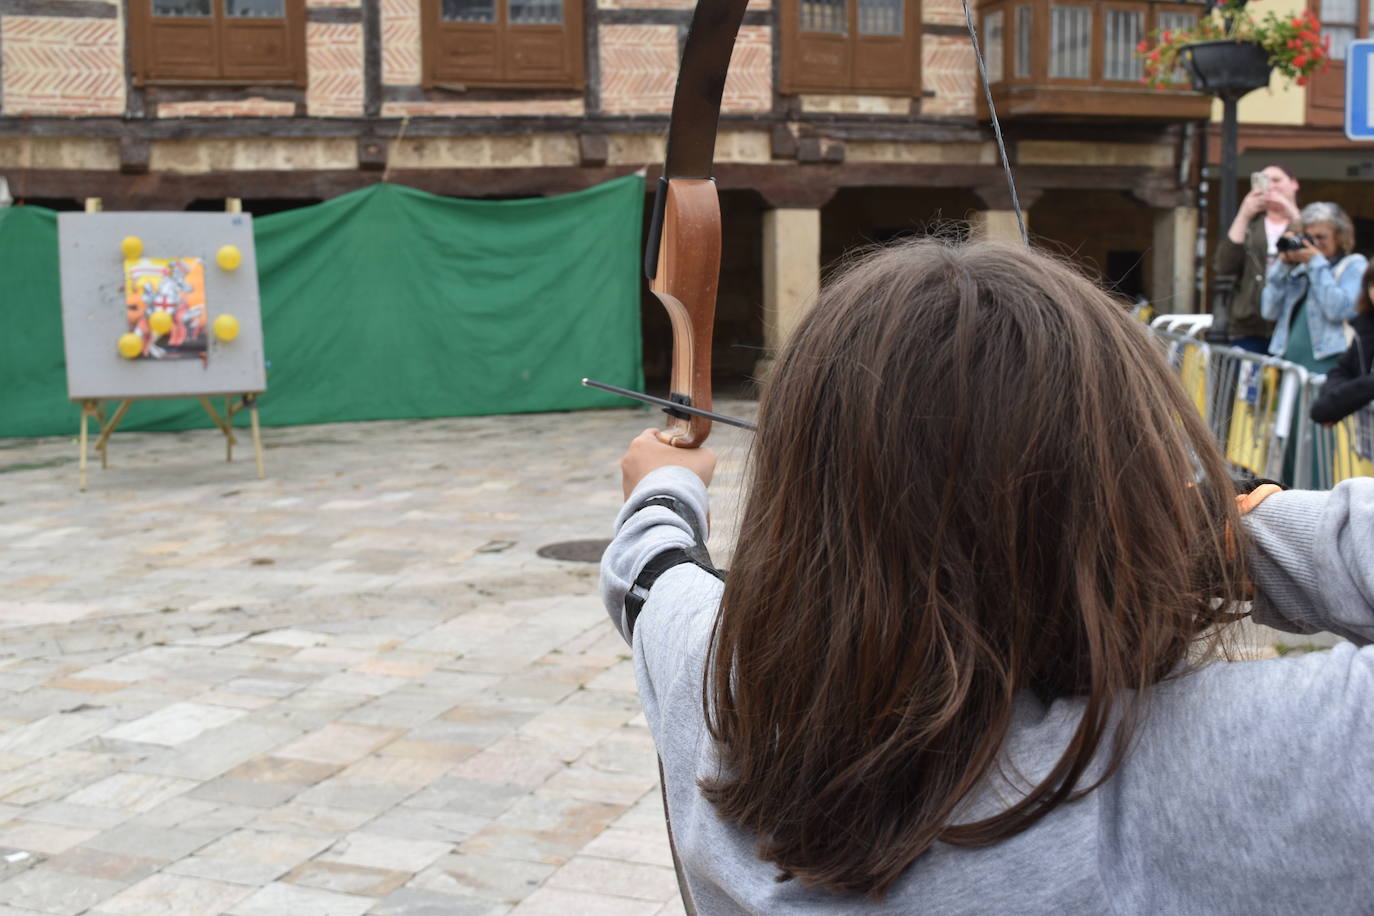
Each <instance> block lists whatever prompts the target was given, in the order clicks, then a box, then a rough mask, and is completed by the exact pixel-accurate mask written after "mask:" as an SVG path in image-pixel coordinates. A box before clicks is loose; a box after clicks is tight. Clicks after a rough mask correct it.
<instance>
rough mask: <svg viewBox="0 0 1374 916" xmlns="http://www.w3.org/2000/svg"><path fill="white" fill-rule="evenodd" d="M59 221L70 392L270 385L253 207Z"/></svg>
mask: <svg viewBox="0 0 1374 916" xmlns="http://www.w3.org/2000/svg"><path fill="white" fill-rule="evenodd" d="M57 233H58V254H59V258H60V263H61V277H62V337H63V344H64V346H65V349H66V356H67V396H68V397H69V398H70V399H71V400H74V401H76V400H86V399H109V400H114V399H124V398H169V397H204V396H208V395H221V394H222V395H231V394H256V393H259V392H262V391H264V390H266V388H267V378H266V371H265V369H264V363H263V346H262V318H261V314H260V309H259V300H258V270H257V259H256V257H255V254H254V250H253V218H252V216H250V215H249V214H247V213H113V212H112V213H59V214H58V216H57ZM224 316H228V317H227V318H225V317H224Z"/></svg>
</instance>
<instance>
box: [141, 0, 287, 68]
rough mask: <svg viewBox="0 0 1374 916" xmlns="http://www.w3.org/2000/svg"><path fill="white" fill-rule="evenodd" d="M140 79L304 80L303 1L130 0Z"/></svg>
mask: <svg viewBox="0 0 1374 916" xmlns="http://www.w3.org/2000/svg"><path fill="white" fill-rule="evenodd" d="M129 30H130V41H131V44H132V51H133V58H134V75H135V79H136V81H137V82H138V83H140V84H149V83H151V84H157V83H198V82H216V83H296V84H299V85H304V83H305V0H130V3H129Z"/></svg>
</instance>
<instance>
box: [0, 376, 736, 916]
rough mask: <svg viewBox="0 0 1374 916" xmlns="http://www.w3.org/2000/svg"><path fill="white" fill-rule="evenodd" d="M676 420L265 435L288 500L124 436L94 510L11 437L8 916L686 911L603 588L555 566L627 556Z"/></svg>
mask: <svg viewBox="0 0 1374 916" xmlns="http://www.w3.org/2000/svg"><path fill="white" fill-rule="evenodd" d="M752 407H753V405H752V404H749V403H747V402H742V401H735V402H728V401H727V402H722V403H721V404H720V409H722V410H724V411H725V412H727V413H730V412H734V413H743V414H748V413H749V412H750V411H751V410H752ZM264 410H265V412H268V413H269V414H270V405H266V406H265V408H264ZM655 422H656V420H655V416H654V415H653V414H650V413H647V412H643V411H639V410H619V411H594V412H585V413H578V414H541V415H526V416H513V417H482V418H470V419H445V420H432V421H420V422H379V423H354V424H337V425H328V426H315V427H295V428H287V429H267V430H264V439H265V442H266V445H267V451H266V460H267V472H268V477H267V479H266V480H262V481H259V480H257V479H256V478H255V477H254V474H253V468H252V459H251V452H249V451H248V450H247V449H246V448H245V447H244V446H245V445H246V443H242V442H241V445H240V449H239V453H240V457H239V458H238V460H236V461H235V462H234V463H233V464H225V463H224V461H223V444H222V439H221V438H220V436H219V433H218V432H216V431H198V432H188V433H162V434H157V433H127V434H116V436H115V437H114V438H113V439H112V441H111V452H110V454H111V466H110V467H109V468H108V469H105V470H101V469H100V468H99V467H98V464H97V467H95V468H93V469H92V472H91V478H90V484H89V489H88V491H87V492H86V493H84V494H83V493H79V492H78V491H77V479H76V478H77V468H76V463H75V458H76V446H75V445H74V443H73V442H72V441H71V440H69V439H43V440H0V638H3V643H0V916H15V914H21V913H22V914H31V913H34V912H40V913H55V914H77V913H90V914H100V916H117V914H118V916H159V914H169V916H171V914H175V916H210V914H218V913H226V914H233V916H269V914H291V916H317V914H318V916H323V914H329V916H354V914H362V913H373V914H389V916H401V914H445V916H449V914H460V916H467V914H502V913H512V914H521V916H525V914H529V916H534V914H546V913H547V914H557V916H573V914H582V913H595V914H609V916H616V914H627V916H628V914H641V913H642V914H645V916H649V914H667V913H679V912H681V909H682V908H681V904H680V903H679V902H678V900H677V887H676V883H675V880H674V875H673V871H672V867H671V865H672V863H671V859H670V857H669V853H668V846H667V841H666V837H665V832H664V828H663V817H662V808H661V804H660V801H659V795H658V789H657V785H656V779H657V769H656V765H655V758H654V751H653V747H652V744H651V742H650V738H649V734H648V731H647V729H646V728H645V726H644V720H643V718H642V716H641V714H640V713H639V705H638V700H637V698H636V696H635V685H634V677H633V672H632V669H631V666H630V662H629V654H628V650H627V647H626V646H625V644H624V643H623V641H622V640H621V639H620V637H619V636H618V635H617V634H616V633H615V632H614V631H613V630H612V628H611V626H610V624H609V622H608V621H607V620H606V617H605V614H604V612H603V611H602V609H601V607H600V603H599V601H598V599H597V597H596V566H595V565H594V563H587V562H569V561H559V560H553V559H546V558H544V557H541V556H539V555H538V554H537V553H536V551H537V549H538V548H539V547H541V546H545V545H549V544H553V543H559V542H566V541H573V540H584V539H604V538H607V537H609V533H610V526H611V522H612V520H613V518H614V515H615V512H616V510H617V509H618V507H619V504H620V494H619V471H618V468H617V466H616V461H617V459H618V458H619V456H620V454H621V452H622V451H623V449H624V446H625V444H626V443H628V441H629V440H630V439H631V438H632V437H633V436H634V435H635V434H636V433H638V432H639V431H640V430H641V429H643V428H644V427H646V426H649V425H653V424H654V423H655ZM747 435H748V434H747V433H742V432H740V431H737V430H733V429H730V428H728V427H717V430H716V433H715V435H714V437H713V440H712V444H713V445H714V446H715V447H716V448H717V449H718V451H720V452H721V459H722V460H721V467H720V472H719V474H718V478H717V479H718V482H719V487H718V489H720V490H723V491H725V492H726V494H727V498H725V499H721V498H720V497H717V501H716V505H715V509H714V518H715V524H716V528H717V531H716V533H715V534H714V535H713V539H714V541H713V543H715V544H716V545H717V546H718V547H719V545H720V544H724V543H725V542H728V539H729V537H728V529H729V521H730V518H731V516H732V512H733V508H734V507H733V505H732V503H733V500H731V499H729V498H728V494H729V492H730V491H732V490H733V488H734V486H735V484H736V478H737V475H738V467H739V464H740V462H741V461H742V458H743V453H744V449H745V447H747V438H746V437H747ZM591 553H592V554H593V555H594V554H595V551H592V552H591Z"/></svg>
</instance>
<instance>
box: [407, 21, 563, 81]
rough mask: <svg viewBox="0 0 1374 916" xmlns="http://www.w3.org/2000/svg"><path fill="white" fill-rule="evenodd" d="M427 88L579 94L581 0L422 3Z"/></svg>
mask: <svg viewBox="0 0 1374 916" xmlns="http://www.w3.org/2000/svg"><path fill="white" fill-rule="evenodd" d="M421 15H422V16H423V23H424V28H423V36H424V39H423V42H422V47H423V54H424V84H425V85H426V86H444V85H450V86H461V87H468V86H475V87H507V88H513V89H581V88H582V87H583V85H584V76H583V64H582V61H583V35H582V0H422V3H421Z"/></svg>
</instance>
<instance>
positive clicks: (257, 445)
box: [244, 395, 267, 480]
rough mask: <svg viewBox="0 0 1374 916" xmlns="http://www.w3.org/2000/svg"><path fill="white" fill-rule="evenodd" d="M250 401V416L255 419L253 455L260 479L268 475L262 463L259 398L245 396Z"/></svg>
mask: <svg viewBox="0 0 1374 916" xmlns="http://www.w3.org/2000/svg"><path fill="white" fill-rule="evenodd" d="M244 400H246V401H248V416H249V418H250V419H252V421H253V455H254V457H256V458H257V460H258V480H262V479H263V478H264V477H266V476H267V471H266V470H265V469H264V468H263V464H262V431H261V429H260V428H259V427H258V399H257V398H255V397H253V396H252V395H249V396H248V397H246V398H244Z"/></svg>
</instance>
